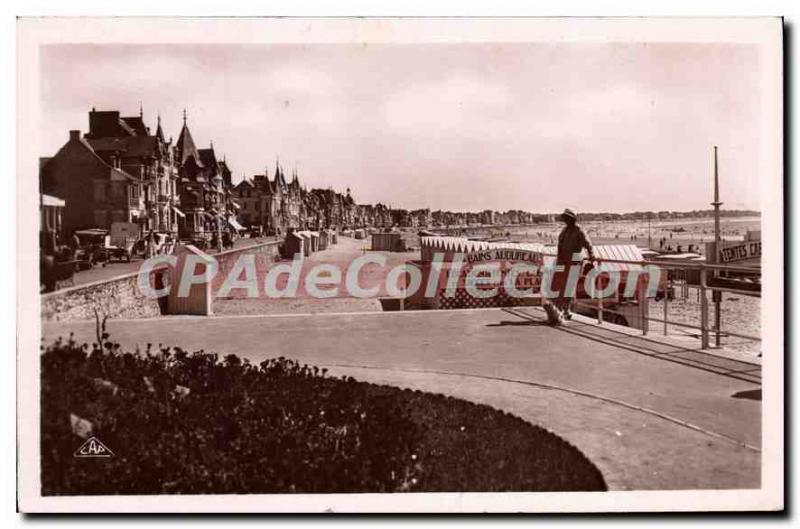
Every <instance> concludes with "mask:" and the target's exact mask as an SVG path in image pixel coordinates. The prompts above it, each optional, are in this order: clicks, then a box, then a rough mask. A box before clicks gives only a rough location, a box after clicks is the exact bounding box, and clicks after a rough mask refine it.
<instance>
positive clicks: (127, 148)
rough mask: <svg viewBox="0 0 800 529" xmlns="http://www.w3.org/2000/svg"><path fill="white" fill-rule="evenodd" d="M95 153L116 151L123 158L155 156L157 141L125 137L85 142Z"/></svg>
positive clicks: (141, 137)
mask: <svg viewBox="0 0 800 529" xmlns="http://www.w3.org/2000/svg"><path fill="white" fill-rule="evenodd" d="M86 141H87V142H89V145H91V146H92V149H93V150H94V151H95V152H109V151H117V152H120V153H122V154H123V155H124V156H131V157H138V156H156V155H158V154H159V141H158V138H157V137H155V136H127V137H124V138H96V139H92V138H89V139H87V140H86Z"/></svg>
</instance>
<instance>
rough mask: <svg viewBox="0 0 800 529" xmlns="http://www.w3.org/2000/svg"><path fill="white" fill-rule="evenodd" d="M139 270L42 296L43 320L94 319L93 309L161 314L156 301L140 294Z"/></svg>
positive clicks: (127, 314)
mask: <svg viewBox="0 0 800 529" xmlns="http://www.w3.org/2000/svg"><path fill="white" fill-rule="evenodd" d="M138 275H139V274H138V273H133V274H126V275H124V276H119V277H115V278H112V279H108V280H105V281H98V282H95V283H89V284H87V285H79V286H76V287H71V288H65V289H63V290H59V291H57V292H50V293H48V294H44V295H42V297H41V300H42V320H43V321H73V320H93V319H94V318H95V310H96V311H97V313H98V314H100V315H101V317H103V316H106V315H107V316H108V317H109V318H149V317H153V316H159V315H161V309H160V308H159V304H158V300H155V299H150V298H147V297H145V296H143V295H142V293H141V292H140V291H139V286H138V283H137V278H138Z"/></svg>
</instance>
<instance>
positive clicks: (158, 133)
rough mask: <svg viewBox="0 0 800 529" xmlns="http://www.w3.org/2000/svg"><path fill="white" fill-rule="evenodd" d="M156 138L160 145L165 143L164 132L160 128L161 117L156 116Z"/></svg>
mask: <svg viewBox="0 0 800 529" xmlns="http://www.w3.org/2000/svg"><path fill="white" fill-rule="evenodd" d="M156 138H158V140H159V141H160V142H161V143H166V140H164V130H163V129H162V128H161V116H158V124H157V125H156Z"/></svg>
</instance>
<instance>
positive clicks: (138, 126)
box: [120, 116, 147, 136]
mask: <svg viewBox="0 0 800 529" xmlns="http://www.w3.org/2000/svg"><path fill="white" fill-rule="evenodd" d="M120 121H121V122H122V123H124V124H125V125H126V126H128V127H129V128H130V129H131V130H132V131H133V132H134V133H135V134H136V135H137V136H147V127H146V126H145V124H144V120H143V119H142V116H131V117H127V118H125V117H123V118H120Z"/></svg>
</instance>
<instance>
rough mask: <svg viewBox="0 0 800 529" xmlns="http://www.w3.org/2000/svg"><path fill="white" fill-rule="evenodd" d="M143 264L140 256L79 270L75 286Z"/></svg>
mask: <svg viewBox="0 0 800 529" xmlns="http://www.w3.org/2000/svg"><path fill="white" fill-rule="evenodd" d="M267 240H268V239H250V238H245V239H237V240H236V242H235V243H234V245H233V246H234V248H246V247H248V246H253V245H254V244H260V243H263V242H265V241H267ZM209 253H211V254H212V255H213V254H214V253H216V252H215V251H214V250H210V251H209ZM141 265H142V259H139V258H135V259H133V260H132V261H131V262H130V263H126V262H124V261H116V260H114V261H111V262H110V263H108V264H106V266H96V267H94V268H91V269H89V270H83V271H81V272H78V273H77V274H75V276H74V280H75V286H77V285H86V284H88V283H94V282H95V281H104V280H106V279H112V278H115V277H119V276H124V275H126V274H132V273H134V272H138V271H139V267H140V266H141Z"/></svg>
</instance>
